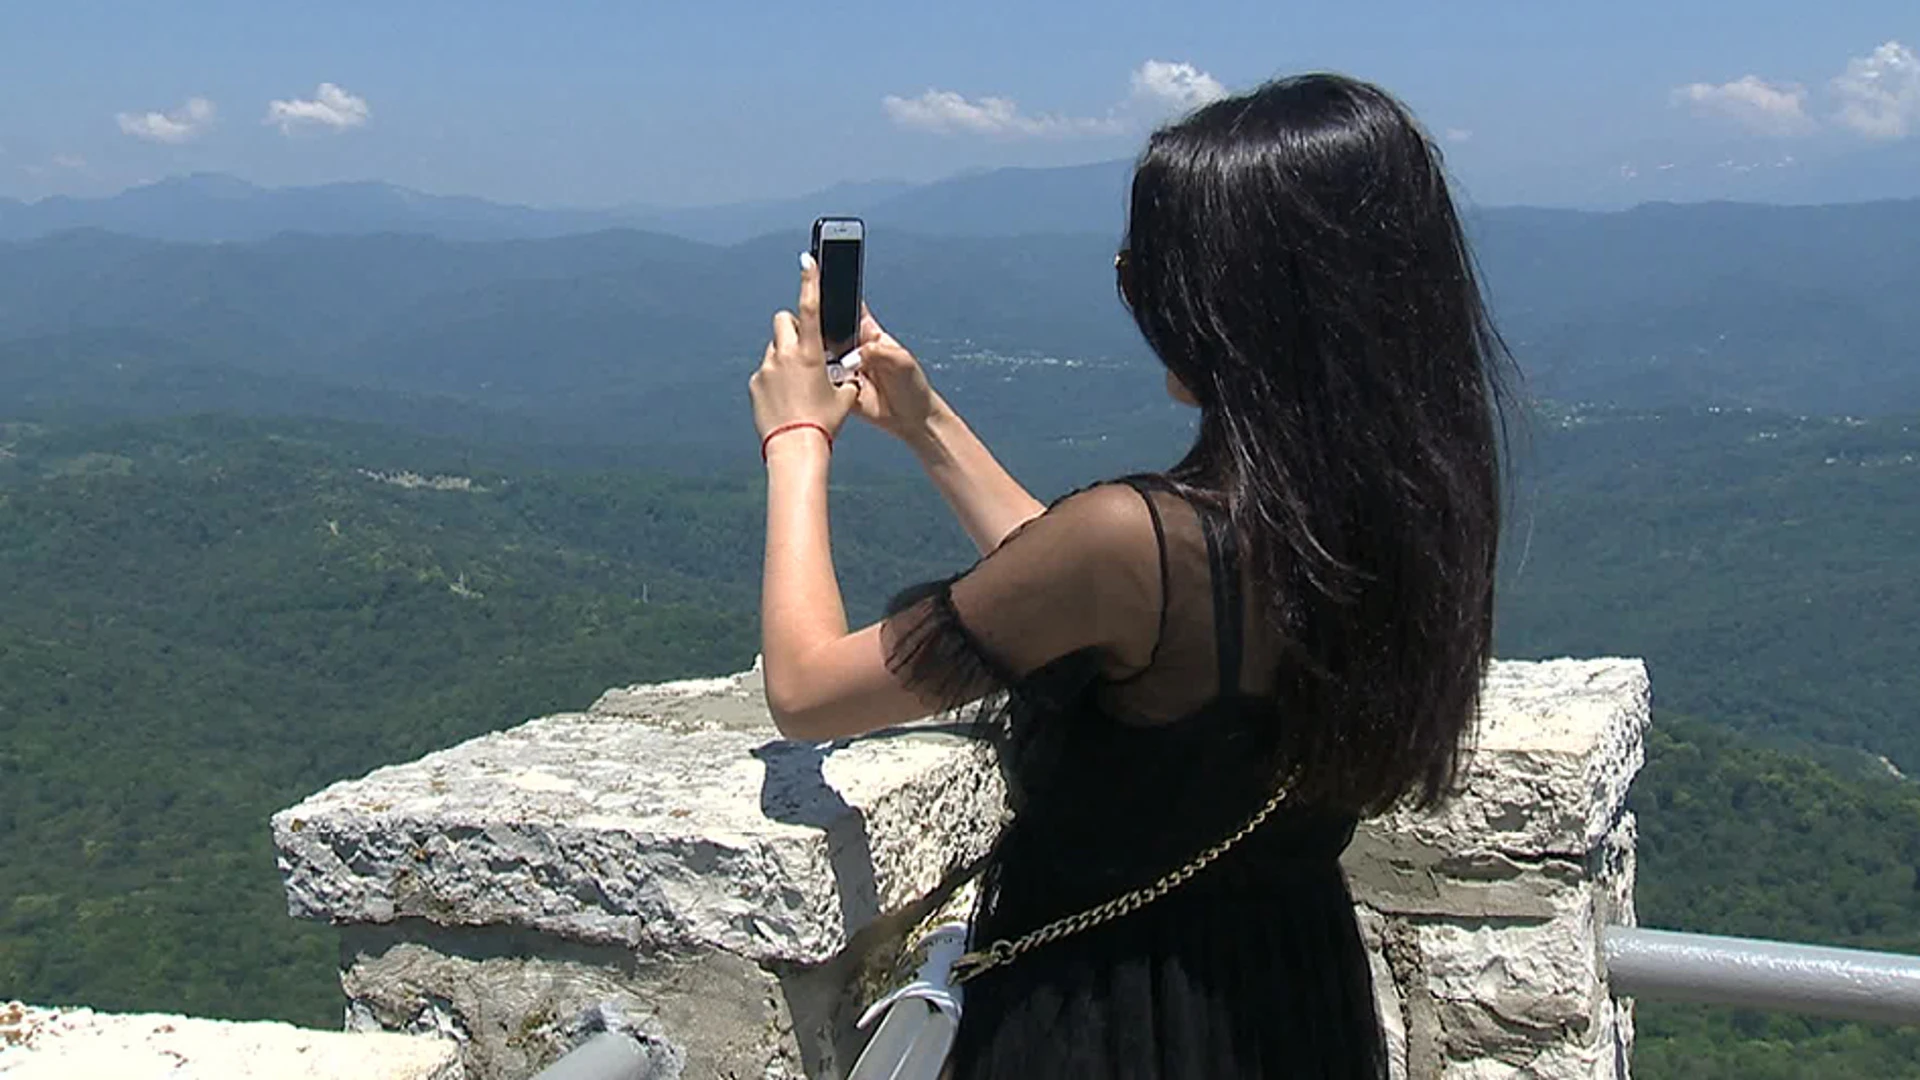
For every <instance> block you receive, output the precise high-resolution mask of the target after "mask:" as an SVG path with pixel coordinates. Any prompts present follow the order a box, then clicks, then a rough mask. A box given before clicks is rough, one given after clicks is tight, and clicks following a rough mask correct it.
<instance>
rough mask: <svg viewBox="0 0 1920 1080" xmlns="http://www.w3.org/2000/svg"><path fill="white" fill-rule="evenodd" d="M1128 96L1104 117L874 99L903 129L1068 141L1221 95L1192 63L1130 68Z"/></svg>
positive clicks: (946, 95)
mask: <svg viewBox="0 0 1920 1080" xmlns="http://www.w3.org/2000/svg"><path fill="white" fill-rule="evenodd" d="M1131 86H1132V89H1131V91H1130V92H1129V94H1128V96H1127V97H1125V98H1124V99H1122V100H1121V101H1120V102H1119V103H1118V104H1116V105H1115V106H1114V107H1113V108H1111V109H1108V110H1107V112H1106V115H1104V116H1062V115H1059V114H1056V113H1029V112H1026V111H1024V110H1022V109H1021V108H1020V105H1019V103H1018V102H1016V101H1014V100H1013V99H1012V98H1007V97H992V96H989V97H978V98H970V97H967V96H966V95H964V94H961V93H958V92H956V91H953V90H928V91H926V92H925V93H923V94H921V95H920V96H919V97H912V98H905V97H900V96H898V95H895V94H888V95H887V96H886V97H884V98H881V99H880V104H881V105H882V106H883V107H885V108H886V110H887V115H888V116H889V117H891V118H892V119H893V122H894V123H896V124H898V125H900V126H901V127H905V128H915V129H917V130H920V131H931V132H936V133H939V134H943V135H955V134H958V135H988V136H996V137H1001V138H1071V137H1075V136H1099V135H1118V134H1121V133H1123V132H1126V131H1129V130H1132V129H1133V128H1135V127H1136V126H1138V125H1139V124H1140V123H1143V122H1152V121H1156V120H1158V119H1160V118H1162V117H1164V116H1165V115H1166V114H1167V113H1169V112H1186V111H1188V110H1191V109H1196V108H1199V107H1200V106H1202V105H1205V104H1207V103H1209V102H1213V101H1218V100H1219V99H1221V98H1223V97H1225V96H1226V94H1227V88H1226V87H1224V86H1222V85H1220V80H1218V79H1216V78H1214V77H1213V76H1212V75H1209V74H1207V73H1206V72H1204V71H1201V70H1200V69H1199V68H1196V67H1194V66H1193V65H1192V64H1185V63H1176V62H1174V61H1170V60H1148V61H1147V62H1146V63H1143V64H1141V65H1140V66H1139V67H1138V68H1136V69H1134V72H1133V75H1132V80H1131Z"/></svg>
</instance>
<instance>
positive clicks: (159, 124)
mask: <svg viewBox="0 0 1920 1080" xmlns="http://www.w3.org/2000/svg"><path fill="white" fill-rule="evenodd" d="M213 113H214V109H213V102H211V101H208V100H207V99H206V98H202V97H197V98H188V99H187V103H186V104H185V105H182V106H180V107H179V108H177V109H175V110H173V111H172V112H145V113H121V114H120V115H119V116H118V117H117V118H116V119H118V120H119V121H120V130H121V131H123V132H126V133H127V134H128V135H131V136H133V137H134V138H136V139H145V140H147V141H148V142H157V143H175V144H178V143H183V142H190V141H192V140H193V139H195V138H198V137H199V136H200V134H201V133H202V132H204V131H206V130H207V128H209V127H211V126H213Z"/></svg>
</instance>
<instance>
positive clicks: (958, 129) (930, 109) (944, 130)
mask: <svg viewBox="0 0 1920 1080" xmlns="http://www.w3.org/2000/svg"><path fill="white" fill-rule="evenodd" d="M881 104H882V105H883V106H885V107H886V110H887V115H888V116H890V117H892V118H893V122H894V123H896V124H899V125H900V126H901V127H908V128H917V129H919V130H921V131H931V132H936V133H939V134H943V135H945V134H963V135H999V136H1019V137H1028V138H1037V137H1038V138H1044V137H1064V136H1072V135H1108V134H1112V133H1114V132H1116V131H1118V130H1120V123H1119V121H1117V120H1115V119H1113V118H1112V117H1106V118H1100V117H1090V116H1084V117H1083V116H1054V115H1034V114H1031V113H1026V112H1022V111H1021V110H1020V106H1019V105H1018V104H1017V103H1015V102H1014V101H1013V99H1011V98H1003V97H983V98H969V97H966V96H965V95H962V94H959V93H955V92H954V91H952V90H928V91H927V92H926V93H924V94H921V95H920V96H919V97H916V98H903V97H896V96H895V95H893V94H888V95H887V96H886V97H884V98H882V99H881Z"/></svg>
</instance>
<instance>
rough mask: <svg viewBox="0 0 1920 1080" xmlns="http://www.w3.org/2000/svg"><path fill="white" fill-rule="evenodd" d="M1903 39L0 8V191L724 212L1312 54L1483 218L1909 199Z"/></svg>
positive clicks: (1281, 14)
mask: <svg viewBox="0 0 1920 1080" xmlns="http://www.w3.org/2000/svg"><path fill="white" fill-rule="evenodd" d="M1916 51H1920V3H1916V2H1915V0H1847V2H1846V3H1838V4H1815V3H1808V2H1806V0H1799V2H1796V3H1785V2H1778V0H1740V2H1738V3H1735V2H1731V0H1727V2H1721V3H1688V2H1685V0H1615V2H1613V3H1610V4H1585V5H1579V6H1574V5H1565V4H1558V3H1549V2H1533V3H1520V2H1510V3H1487V2H1470V0H1463V2H1459V3H1451V4H1440V3H1433V2H1430V0H1429V2H1422V3H1366V2H1351V0H1350V2H1345V3H1326V2H1315V3H1289V2H1283V0H1262V2H1246V3H1240V2H1231V3H1228V2H1220V3H1201V2H1187V3H1180V4H1173V3H1150V2H1146V0H1106V2H1103V3H1095V2H1081V0H1072V2H1060V3H1049V2H1037V0H1027V2H1024V3H1008V2H1001V0H986V2H975V3H967V4H944V3H943V4H916V3H901V2H899V0H895V2H892V3H854V4H830V3H822V2H810V3H804V4H802V3H791V2H782V3H730V2H726V0H707V2H703V3H697V4H696V3H673V2H667V0H656V2H648V0H631V2H627V3H612V2H576V3H569V2H565V0H553V2H550V3H538V4H536V3H531V2H524V3H522V2H514V3H508V2H504V0H468V2H465V3H452V2H443V0H384V2H380V3H361V2H355V0H309V2H307V3H302V4H298V5H296V4H288V3H278V2H267V0H249V2H236V0H170V2H168V3H134V2H122V3H112V4H109V3H100V2H95V0H6V3H5V5H4V10H0V102H4V103H5V106H4V108H0V195H6V196H12V197H16V198H40V197H44V196H47V195H52V194H76V195H89V194H101V193H105V192H110V191H115V190H119V189H121V188H124V187H126V186H129V185H131V184H135V183H139V182H143V181H148V180H153V179H157V178H160V177H163V176H168V175H174V174H180V173H186V172H198V171H211V172H223V173H230V174H233V175H236V176H240V177H243V178H246V179H249V180H252V181H255V182H258V183H262V184H269V185H286V184H306V183H318V182H325V181H331V180H342V179H379V180H386V181H390V182H393V183H398V184H402V185H406V186H409V187H415V188H419V189H422V190H426V191H432V192H439V193H458V194H472V195H480V196H484V197H487V198H493V199H500V200H507V201H513V202H525V203H533V204H540V205H594V206H601V205H612V204H620V203H652V204H693V203H709V202H725V201H735V200H744V199H754V198H766V197H777V196H784V195H796V194H801V193H804V192H806V191H810V190H814V189H817V188H820V187H823V186H826V185H828V184H831V183H834V182H837V181H841V180H860V179H879V178H887V179H907V180H926V179H933V178H936V177H940V176H944V175H948V174H951V173H954V172H957V171H962V170H968V169H979V168H989V167H994V166H1002V165H1052V164H1070V163H1078V162H1086V161H1096V160H1106V159H1112V158H1118V157H1127V156H1131V155H1132V154H1133V153H1134V152H1135V151H1136V150H1137V148H1138V147H1139V145H1140V141H1141V137H1142V134H1143V133H1144V131H1145V130H1147V128H1148V126H1149V125H1150V124H1151V123H1152V122H1154V121H1155V120H1156V119H1158V118H1161V117H1164V116H1165V115H1167V114H1168V113H1169V112H1171V111H1175V110H1177V109H1179V108H1180V107H1182V106H1184V105H1186V104H1189V103H1191V102H1193V101H1198V100H1203V99H1204V98H1205V97H1206V96H1208V95H1210V94H1212V93H1217V92H1221V91H1222V90H1225V91H1231V90H1234V89H1241V88H1245V87H1249V86H1252V85H1255V84H1257V83H1259V82H1260V81H1262V80H1264V79H1266V78H1269V77H1272V76H1274V75H1278V74H1285V73H1289V72H1296V71H1302V70H1308V69H1333V70H1340V71H1345V72H1348V73H1351V74H1355V75H1359V76H1361V77H1364V78H1368V79H1372V80H1374V81H1376V82H1379V83H1381V84H1383V85H1385V86H1386V87H1388V88H1389V89H1391V90H1393V91H1394V92H1396V93H1398V94H1399V95H1401V96H1402V97H1403V98H1405V99H1406V100H1407V101H1408V102H1409V103H1410V104H1412V105H1413V106H1414V108H1415V110H1416V111H1417V112H1418V113H1419V114H1420V116H1421V117H1422V119H1423V120H1424V121H1425V122H1426V123H1427V125H1428V126H1429V127H1430V128H1431V129H1432V130H1433V131H1434V132H1435V133H1436V135H1437V136H1438V137H1439V138H1440V139H1441V140H1442V141H1443V143H1444V145H1445V146H1446V148H1447V152H1448V156H1449V160H1450V164H1451V167H1452V169H1453V171H1454V173H1455V175H1456V177H1457V178H1458V180H1459V183H1460V184H1461V185H1462V186H1463V188H1464V189H1465V190H1466V192H1467V194H1468V196H1469V197H1470V198H1472V199H1475V200H1477V201H1481V202H1487V203H1516V202H1524V203H1536V204H1544V205H1615V204H1627V203H1631V202H1636V201H1641V200H1643V199H1646V198H1658V197H1680V198H1727V197H1733V198H1741V197H1763V198H1785V199H1791V200H1793V201H1823V200H1828V199H1843V198H1855V197H1863V196H1874V195H1878V196H1885V195H1904V196H1920V61H1917V60H1916V58H1915V52H1916ZM1150 62H1156V63H1155V65H1154V66H1148V65H1149V64H1150ZM1183 65H1184V66H1183ZM889 99H892V100H891V101H889Z"/></svg>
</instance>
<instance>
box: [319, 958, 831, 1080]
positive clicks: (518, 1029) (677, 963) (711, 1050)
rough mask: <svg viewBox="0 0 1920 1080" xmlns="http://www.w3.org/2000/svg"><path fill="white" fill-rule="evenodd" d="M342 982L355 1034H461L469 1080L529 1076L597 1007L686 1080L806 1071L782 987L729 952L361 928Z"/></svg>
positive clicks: (571, 1040) (570, 1041)
mask: <svg viewBox="0 0 1920 1080" xmlns="http://www.w3.org/2000/svg"><path fill="white" fill-rule="evenodd" d="M342 951H343V954H344V957H345V970H344V971H343V972H342V973H341V985H342V987H343V988H344V989H345V990H346V993H347V998H348V1009H347V1023H348V1028H349V1030H353V1031H405V1032H419V1033H431V1034H439V1035H443V1036H446V1037H450V1038H454V1039H457V1040H459V1042H460V1043H461V1044H462V1045H464V1046H465V1047H466V1048H467V1053H466V1068H467V1080H524V1078H525V1077H528V1076H532V1075H533V1074H534V1073H535V1072H537V1071H538V1070H540V1069H542V1068H544V1067H546V1066H547V1065H549V1064H551V1063H552V1062H553V1060H554V1059H556V1058H557V1057H559V1056H560V1055H561V1054H562V1053H564V1052H565V1051H566V1050H567V1049H568V1048H569V1047H571V1046H573V1045H575V1044H576V1043H577V1042H578V1040H579V1031H578V1027H579V1022H580V1020H581V1019H582V1018H583V1017H585V1016H586V1015H588V1014H589V1013H592V1012H594V1011H596V1010H597V1011H610V1012H612V1013H613V1014H616V1015H618V1016H620V1017H621V1018H622V1020H623V1028H624V1029H625V1030H628V1031H630V1032H634V1033H637V1034H639V1035H642V1036H643V1037H645V1038H646V1039H647V1040H648V1041H649V1042H650V1043H651V1044H653V1045H654V1046H655V1047H657V1049H658V1050H659V1051H660V1052H661V1055H660V1056H661V1057H662V1059H663V1060H671V1061H673V1062H674V1063H676V1065H675V1067H676V1069H677V1068H679V1067H681V1066H683V1065H684V1064H685V1063H687V1062H692V1063H695V1064H694V1067H693V1068H691V1069H690V1070H687V1071H686V1072H684V1073H682V1072H679V1071H672V1072H669V1071H667V1070H666V1069H665V1068H663V1069H662V1071H660V1072H659V1073H658V1080H664V1078H665V1077H667V1076H668V1075H674V1076H680V1075H686V1076H699V1077H708V1076H754V1077H761V1076H790V1077H795V1078H797V1077H800V1076H802V1075H803V1069H802V1065H801V1061H800V1057H799V1054H798V1052H797V1050H796V1049H795V1043H796V1039H795V1035H794V1031H793V1025H792V1021H791V1017H790V1015H789V1014H788V1011H787V1009H786V1005H785V1001H784V999H783V996H782V991H781V988H780V985H779V981H778V980H777V979H776V978H775V977H774V976H773V975H771V974H769V973H768V972H767V971H766V970H765V969H763V968H761V967H760V966H759V965H757V964H754V963H752V962H750V961H747V960H743V959H740V958H739V957H736V956H731V955H729V954H726V953H719V952H715V953H709V954H707V955H705V956H702V957H699V958H697V959H675V960H654V959H649V958H646V957H641V956H637V955H635V954H634V953H633V952H632V951H631V950H628V949H624V948H621V947H618V946H594V945H578V944H572V943H568V942H564V941H554V940H549V939H545V938H543V937H542V936H541V935H538V934H534V933H531V932H527V931H510V930H496V929H458V930H444V929H440V928H436V927H431V926H418V925H404V926H399V927H354V928H349V929H348V931H347V932H346V934H345V941H344V948H343V950H342Z"/></svg>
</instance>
